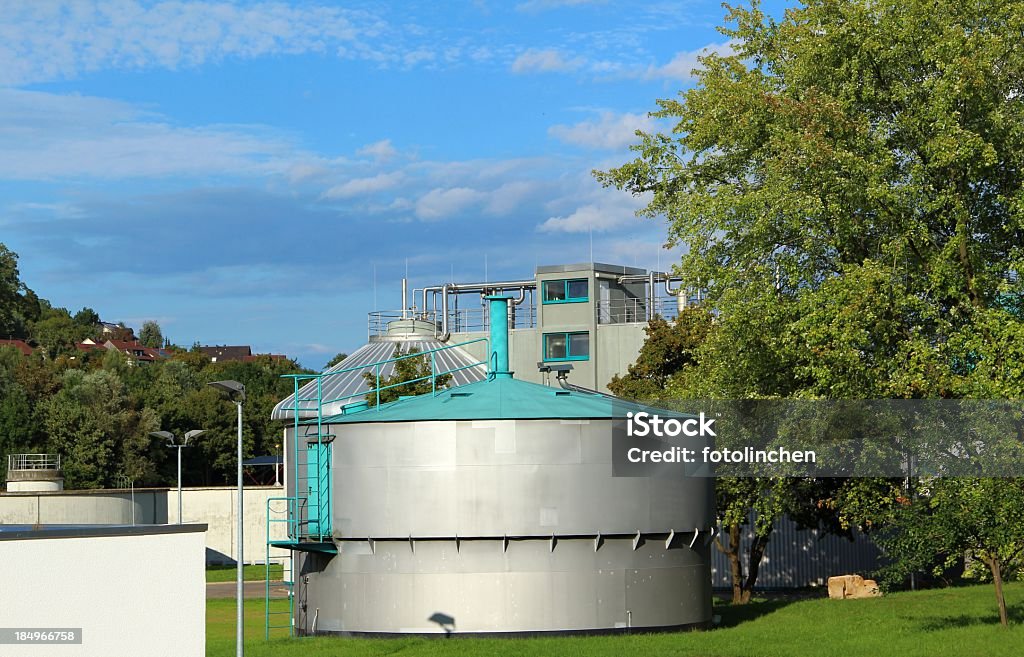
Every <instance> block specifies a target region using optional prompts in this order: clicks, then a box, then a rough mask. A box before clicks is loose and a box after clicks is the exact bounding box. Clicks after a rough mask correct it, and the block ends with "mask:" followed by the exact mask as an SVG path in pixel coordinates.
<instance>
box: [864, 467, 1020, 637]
mask: <svg viewBox="0 0 1024 657" xmlns="http://www.w3.org/2000/svg"><path fill="white" fill-rule="evenodd" d="M924 483H925V488H924V490H923V491H921V492H922V495H921V496H920V497H917V496H915V497H914V498H912V499H910V498H908V499H904V500H903V504H901V505H897V506H896V507H894V509H893V511H892V513H891V517H890V519H889V526H888V529H887V530H886V531H885V532H884V533H883V534H882V536H881V542H882V545H883V546H884V547H885V548H886V549H887V551H888V553H889V554H891V555H892V557H893V561H892V563H891V564H890V565H889V566H888V567H887V568H886V569H885V571H884V574H885V577H886V579H887V581H889V582H901V581H902V580H903V578H905V577H906V576H907V575H909V574H910V573H912V572H915V571H922V570H925V571H931V572H932V573H933V574H934V575H936V576H942V574H943V573H944V571H946V570H948V569H949V568H950V567H953V566H955V565H957V564H962V563H963V560H964V558H965V557H966V558H967V559H968V560H977V561H978V562H980V563H982V564H984V566H985V567H986V568H987V569H988V570H989V573H990V574H991V577H992V581H993V582H994V584H995V587H996V602H997V605H998V607H999V616H1000V621H1001V622H1002V624H1003V625H1006V624H1007V621H1008V616H1007V608H1006V601H1005V598H1004V595H1003V585H1002V583H1003V581H1004V580H1005V579H1008V578H1009V577H1011V576H1012V575H1014V574H1015V573H1016V572H1017V571H1018V570H1020V569H1021V568H1022V567H1024V480H1020V479H966V478H963V479H956V478H945V479H931V480H928V481H926V482H924Z"/></svg>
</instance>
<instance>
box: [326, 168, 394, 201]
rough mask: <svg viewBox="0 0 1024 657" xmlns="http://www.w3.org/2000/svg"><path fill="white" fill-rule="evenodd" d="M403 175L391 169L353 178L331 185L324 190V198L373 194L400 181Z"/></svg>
mask: <svg viewBox="0 0 1024 657" xmlns="http://www.w3.org/2000/svg"><path fill="white" fill-rule="evenodd" d="M403 177H404V176H403V175H402V172H401V171H392V172H390V173H379V174H377V175H376V176H369V177H366V178H353V179H352V180H348V181H346V182H344V183H342V184H340V185H336V186H334V187H331V188H330V189H328V190H327V191H326V192H324V197H326V198H335V199H337V198H352V197H354V196H363V195H364V194H374V193H376V192H382V191H384V190H387V189H391V188H392V187H395V186H396V185H398V184H399V183H401V182H402V179H403Z"/></svg>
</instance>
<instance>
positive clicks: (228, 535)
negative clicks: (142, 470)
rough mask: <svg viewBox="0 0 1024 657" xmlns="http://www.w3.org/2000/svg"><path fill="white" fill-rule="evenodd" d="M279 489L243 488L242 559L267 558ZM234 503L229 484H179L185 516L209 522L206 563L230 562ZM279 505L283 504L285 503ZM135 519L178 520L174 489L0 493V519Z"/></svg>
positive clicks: (279, 526) (275, 529) (278, 531)
mask: <svg viewBox="0 0 1024 657" xmlns="http://www.w3.org/2000/svg"><path fill="white" fill-rule="evenodd" d="M283 495H284V490H283V488H282V487H281V486H258V487H252V488H246V489H245V493H244V496H243V501H244V503H245V509H244V518H245V527H244V530H243V532H244V538H245V545H244V548H245V552H244V554H243V557H244V560H245V562H246V563H263V562H264V561H265V560H266V541H267V500H268V499H269V498H271V497H281V496H283ZM237 506H238V504H237V501H236V498H235V489H234V488H231V487H207V488H185V489H183V490H182V509H183V512H182V515H183V516H184V521H185V522H186V523H203V524H206V525H208V526H209V530H208V531H207V533H206V548H207V550H206V560H207V562H208V563H211V564H219V563H234V561H235V554H236V550H237V540H236V534H237V532H238V530H237V524H238V523H237V516H236V513H235V510H236V509H237ZM277 506H280V507H281V509H282V510H283V509H284V504H283V503H278V504H277ZM133 509H134V517H133V514H132V512H133ZM282 517H283V514H282ZM133 522H134V524H139V525H149V524H156V525H159V524H177V522H178V491H177V489H172V490H168V489H166V488H143V489H136V490H135V492H134V503H133V494H132V492H131V491H129V490H84V491H82V490H79V491H58V492H32V493H17V492H7V493H0V525H34V524H79V525H82V524H87V525H92V524H97V525H131V524H133ZM286 533H287V529H286V525H285V523H273V524H272V525H271V537H272V538H274V539H284V538H286ZM287 554H288V551H287V550H278V549H274V550H272V551H271V559H272V560H273V559H280V558H282V557H285V556H287Z"/></svg>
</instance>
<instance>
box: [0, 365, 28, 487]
mask: <svg viewBox="0 0 1024 657" xmlns="http://www.w3.org/2000/svg"><path fill="white" fill-rule="evenodd" d="M23 359H24V357H23V356H22V354H21V352H19V351H18V350H16V349H14V348H13V347H6V346H4V347H0V476H4V475H5V474H6V471H7V470H6V468H7V455H8V454H16V453H19V452H21V451H23V450H25V449H26V448H27V447H28V445H29V444H30V443H31V439H32V430H31V427H32V407H31V404H30V401H29V397H28V393H27V392H26V391H25V389H24V388H23V387H22V386H21V384H20V383H18V380H17V369H18V367H19V365H20V364H21V361H22V360H23Z"/></svg>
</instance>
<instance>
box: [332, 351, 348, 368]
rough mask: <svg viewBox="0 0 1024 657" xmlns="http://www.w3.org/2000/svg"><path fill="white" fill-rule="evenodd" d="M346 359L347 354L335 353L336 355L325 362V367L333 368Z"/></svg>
mask: <svg viewBox="0 0 1024 657" xmlns="http://www.w3.org/2000/svg"><path fill="white" fill-rule="evenodd" d="M346 358H348V354H346V353H343V352H342V353H337V354H335V355H334V357H333V358H331V359H330V360H329V361H327V367H334V366H335V365H337V364H338V363H340V362H341V361H343V360H345V359H346Z"/></svg>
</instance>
